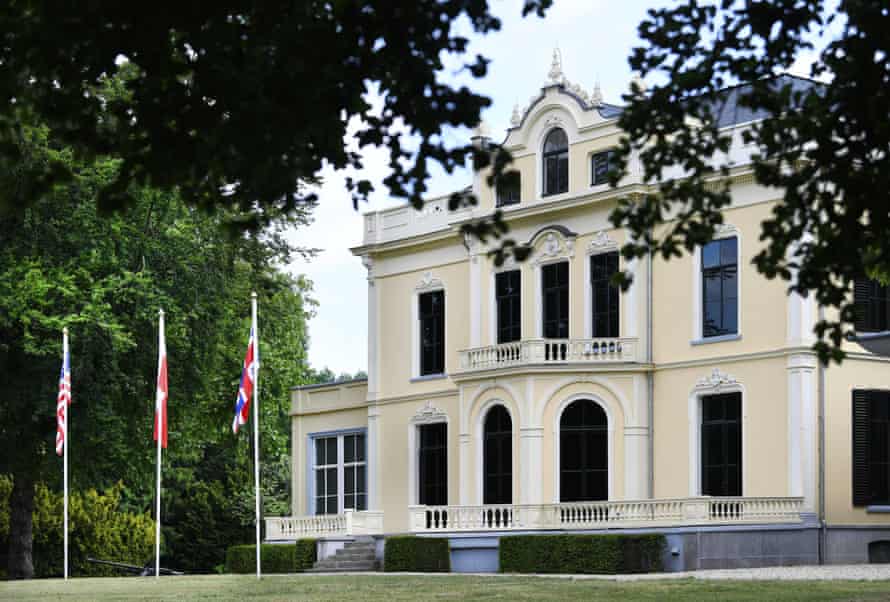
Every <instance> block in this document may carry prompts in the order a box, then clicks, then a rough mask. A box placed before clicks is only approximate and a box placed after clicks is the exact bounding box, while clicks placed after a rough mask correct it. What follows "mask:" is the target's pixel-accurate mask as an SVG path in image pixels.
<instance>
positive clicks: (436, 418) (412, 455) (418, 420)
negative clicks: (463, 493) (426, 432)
mask: <svg viewBox="0 0 890 602" xmlns="http://www.w3.org/2000/svg"><path fill="white" fill-rule="evenodd" d="M442 422H444V423H445V424H446V425H449V426H448V427H447V431H446V433H445V440H446V448H447V449H448V450H450V449H451V445H448V444H447V442H448V441H450V438H451V428H450V421H449V419H448V414H447V413H446V412H445V411H444V410H442V409H440V408H438V407H436V406H434V405H433V402H431V401H428V402H426V404H425V405H423V406H421V407H419V408H418V409H417V411H416V412H415V413H414V416H412V417H411V420H410V421H409V423H408V506H409V507H410V506H416V505H417V504H418V502H419V495H418V493H419V492H418V487H419V480H420V479H419V474H418V471H419V470H420V466H419V464H418V456H419V455H420V437H419V436H418V432H417V431H418V429H419V428H420V427H421V426H423V425H425V424H439V423H442ZM449 458H450V454H449ZM452 470H453V469H452V466H451V462H447V471H448V473H447V475H446V481H445V482H446V489H447V483H448V481H449V480H450V479H449V476H450V475H451V471H452ZM448 497H449V498H450V497H451V491H448Z"/></svg>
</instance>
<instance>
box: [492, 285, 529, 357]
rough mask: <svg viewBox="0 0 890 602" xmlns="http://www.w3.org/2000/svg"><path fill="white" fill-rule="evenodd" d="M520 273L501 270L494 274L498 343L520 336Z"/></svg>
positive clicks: (508, 341) (517, 338)
mask: <svg viewBox="0 0 890 602" xmlns="http://www.w3.org/2000/svg"><path fill="white" fill-rule="evenodd" d="M521 283H522V273H521V272H520V271H519V270H511V271H509V272H501V273H500V274H497V275H496V276H495V298H496V301H497V312H498V343H510V342H512V341H518V340H519V339H521V338H522V297H521V292H522V291H521Z"/></svg>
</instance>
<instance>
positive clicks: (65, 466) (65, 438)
mask: <svg viewBox="0 0 890 602" xmlns="http://www.w3.org/2000/svg"><path fill="white" fill-rule="evenodd" d="M66 359H68V328H67V327H66V328H63V329H62V366H63V370H64V366H65V360H66ZM68 365H69V366H70V365H71V364H70V360H69V364H68ZM64 376H66V375H63V377H64ZM68 396H69V397H70V396H71V382H70V380H69V382H68ZM64 403H65V405H64V409H63V411H64V412H65V422H64V424H62V440H63V442H64V445H65V447H64V448H63V449H62V473H63V475H62V487H63V489H64V490H65V493H64V500H65V501H64V502H63V504H64V510H63V515H64V518H63V519H62V522H63V523H64V524H63V527H62V528H63V529H64V531H65V538H64V539H65V546H64V547H65V562H64V565H65V580H66V581H67V580H68V420H69V419H70V418H71V416H70V415H69V412H68V400H67V399H66V400H64Z"/></svg>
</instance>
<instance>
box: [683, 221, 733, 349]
mask: <svg viewBox="0 0 890 602" xmlns="http://www.w3.org/2000/svg"><path fill="white" fill-rule="evenodd" d="M733 237H735V239H736V253H737V255H736V283H737V284H738V287H739V290H738V300H737V301H736V314H737V315H736V332H735V334H726V335H720V336H715V337H707V338H705V337H704V336H703V333H702V312H703V311H704V310H703V308H702V286H703V284H702V277H701V252H702V248H701V247H696V248H695V251H693V252H692V340H691V341H690V344H691V345H704V344H707V343H720V342H723V341H736V340H739V339H741V338H742V273H743V271H744V266H743V265H742V257H743V256H744V255H743V253H742V233H741V231H740V230H739V229H738V228H736V227H735V226H733V225H732V224H721V225H719V226H717V228H716V229H715V230H714V238H713V240H721V239H724V238H733Z"/></svg>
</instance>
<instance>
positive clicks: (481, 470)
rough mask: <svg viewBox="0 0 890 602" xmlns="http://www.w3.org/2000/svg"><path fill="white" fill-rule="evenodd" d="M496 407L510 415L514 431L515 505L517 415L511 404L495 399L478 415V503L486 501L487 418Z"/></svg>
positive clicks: (514, 484)
mask: <svg viewBox="0 0 890 602" xmlns="http://www.w3.org/2000/svg"><path fill="white" fill-rule="evenodd" d="M495 406H503V408H504V409H505V410H507V413H508V414H509V415H510V426H511V429H512V435H511V437H510V455H511V466H510V469H511V471H512V483H511V492H512V495H513V503H516V500H518V499H519V481H518V480H517V479H516V476H517V470H516V469H517V467H518V463H517V461H516V460H517V454H516V433H517V430H516V413H515V412H514V411H513V408H512V407H511V406H510V404H509V403H507V402H506V401H504V400H503V399H498V398H495V399H490V400H488V401H486V402H485V403H484V404H483V405H482V407H480V408H479V413H478V414H477V415H476V425H475V429H474V430H475V433H476V503H477V504H479V505H482V504H483V503H484V502H483V500H484V499H485V498H484V496H483V494H484V488H485V481H484V479H485V418H486V416H487V415H488V412H489V411H490V410H491V409H492V408H494V407H495Z"/></svg>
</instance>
